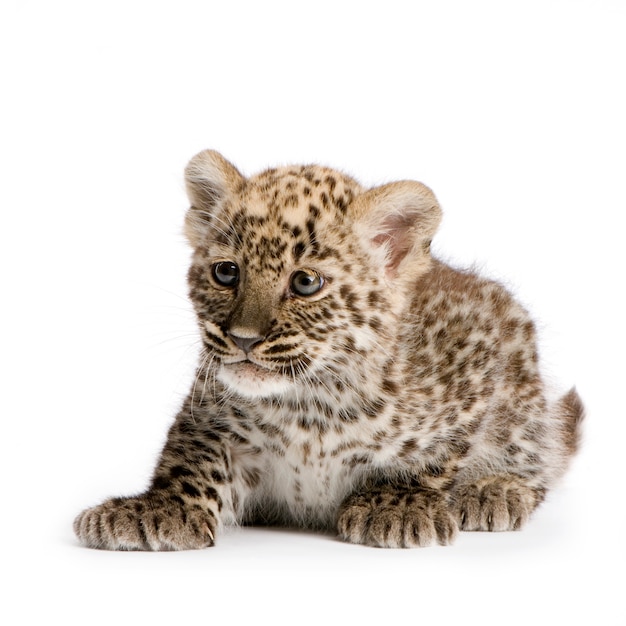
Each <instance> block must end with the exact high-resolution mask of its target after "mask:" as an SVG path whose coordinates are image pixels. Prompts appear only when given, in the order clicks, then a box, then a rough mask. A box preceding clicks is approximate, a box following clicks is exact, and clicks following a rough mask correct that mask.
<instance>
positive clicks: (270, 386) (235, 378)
mask: <svg viewBox="0 0 626 626" xmlns="http://www.w3.org/2000/svg"><path fill="white" fill-rule="evenodd" d="M217 379H218V380H219V381H220V382H221V383H222V384H224V385H226V387H227V388H228V389H230V390H232V391H234V392H235V393H237V394H238V395H240V396H243V397H244V398H251V399H254V398H269V397H272V396H281V395H283V394H284V393H286V392H287V391H289V389H291V388H292V386H293V383H292V381H290V380H289V379H288V378H285V377H284V376H282V375H281V374H278V373H276V372H272V371H270V370H268V369H265V368H263V367H260V366H258V365H255V364H254V363H250V362H249V361H245V362H241V363H233V364H230V365H222V366H221V367H220V368H219V370H218V372H217Z"/></svg>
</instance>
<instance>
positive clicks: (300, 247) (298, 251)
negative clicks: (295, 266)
mask: <svg viewBox="0 0 626 626" xmlns="http://www.w3.org/2000/svg"><path fill="white" fill-rule="evenodd" d="M305 249H306V246H305V245H304V243H303V242H301V241H299V242H298V243H297V244H295V245H294V247H293V257H294V259H295V260H296V261H298V260H300V258H301V257H302V255H303V254H304V251H305Z"/></svg>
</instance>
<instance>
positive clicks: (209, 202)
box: [185, 150, 245, 246]
mask: <svg viewBox="0 0 626 626" xmlns="http://www.w3.org/2000/svg"><path fill="white" fill-rule="evenodd" d="M244 184H245V178H244V177H243V176H242V175H241V174H240V173H239V171H238V170H237V168H236V167H235V166H234V165H233V164H232V163H230V162H229V161H227V160H226V159H225V158H224V157H223V156H222V155H221V154H220V153H219V152H215V151H214V150H205V151H204V152H200V153H199V154H196V156H195V157H193V159H191V161H189V163H188V164H187V167H186V168H185V186H186V188H187V197H188V198H189V202H190V203H191V207H190V208H189V211H187V216H186V219H185V235H186V236H187V239H188V240H189V242H190V243H191V244H192V245H193V246H197V245H198V244H199V243H200V242H201V241H202V239H203V238H204V235H205V234H206V232H207V229H208V226H209V224H210V222H211V218H212V217H213V216H214V215H215V213H216V212H217V211H218V210H219V208H220V206H221V205H222V203H223V202H224V200H225V199H226V198H227V197H229V196H230V195H234V194H235V193H237V192H238V191H241V188H242V187H243V185H244Z"/></svg>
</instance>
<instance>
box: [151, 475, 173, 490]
mask: <svg viewBox="0 0 626 626" xmlns="http://www.w3.org/2000/svg"><path fill="white" fill-rule="evenodd" d="M171 484H172V482H171V481H170V479H169V478H166V477H165V476H157V477H156V478H155V479H154V480H153V481H152V489H169V487H170V485H171Z"/></svg>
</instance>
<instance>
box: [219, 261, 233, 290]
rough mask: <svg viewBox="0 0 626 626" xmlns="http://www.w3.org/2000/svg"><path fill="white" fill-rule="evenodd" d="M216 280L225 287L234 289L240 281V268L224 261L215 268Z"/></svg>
mask: <svg viewBox="0 0 626 626" xmlns="http://www.w3.org/2000/svg"><path fill="white" fill-rule="evenodd" d="M213 276H214V277H215V280H216V281H217V282H218V283H219V284H220V285H224V286H225V287H233V286H234V285H236V284H237V281H238V280H239V268H238V267H237V266H236V265H235V264H234V263H230V262H229V261H222V262H220V263H216V264H215V265H214V266H213Z"/></svg>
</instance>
